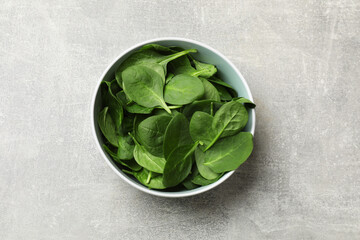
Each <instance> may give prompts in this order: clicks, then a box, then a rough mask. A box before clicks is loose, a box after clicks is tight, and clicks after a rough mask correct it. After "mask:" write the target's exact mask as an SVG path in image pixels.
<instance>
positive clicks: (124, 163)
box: [103, 144, 142, 171]
mask: <svg viewBox="0 0 360 240" xmlns="http://www.w3.org/2000/svg"><path fill="white" fill-rule="evenodd" d="M103 149H104V150H105V151H106V152H107V153H108V154H109V155H110V156H111V158H112V159H113V160H114V161H115V162H117V163H119V164H121V165H122V166H125V167H127V168H129V169H131V170H134V171H139V170H140V169H141V168H142V167H141V166H140V165H139V164H137V162H136V161H135V160H134V159H133V158H132V159H130V160H126V161H122V160H121V159H119V158H118V156H117V154H116V153H114V152H113V151H111V150H110V148H108V147H107V146H106V145H105V144H103Z"/></svg>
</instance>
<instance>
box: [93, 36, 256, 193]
mask: <svg viewBox="0 0 360 240" xmlns="http://www.w3.org/2000/svg"><path fill="white" fill-rule="evenodd" d="M149 43H158V44H161V45H164V46H177V47H181V48H184V49H189V48H195V49H197V50H198V52H197V53H193V54H192V55H193V56H194V58H195V59H196V60H199V61H202V62H205V63H211V64H214V65H215V66H216V67H217V68H218V73H217V74H218V76H219V77H220V78H221V79H222V80H224V81H225V82H227V83H229V84H230V85H231V86H233V87H234V89H235V90H236V91H237V92H238V96H239V97H246V98H248V99H250V100H253V99H252V95H251V92H250V90H249V88H248V86H247V84H246V82H245V80H244V78H243V77H242V75H241V74H240V73H239V72H238V71H237V70H236V68H235V67H234V65H233V64H232V63H231V62H229V61H228V60H227V59H226V58H225V57H224V56H223V55H222V54H220V53H219V52H217V51H216V50H214V49H212V48H210V47H208V46H205V45H204V44H202V43H198V42H195V41H192V40H185V39H157V40H153V41H147V42H144V43H141V44H138V45H136V46H134V47H133V48H131V49H129V50H127V51H126V52H125V54H122V55H120V57H119V58H118V59H117V60H116V61H115V62H114V63H113V64H112V65H111V66H110V67H109V68H108V69H107V70H106V71H105V73H104V75H103V77H102V78H101V81H103V80H112V79H114V74H115V71H116V69H117V68H118V67H119V65H120V64H121V63H122V62H123V61H124V60H125V59H126V58H128V57H129V55H131V54H132V53H133V52H134V51H136V50H138V49H139V48H140V47H141V46H143V45H145V44H149ZM99 86H100V82H99V83H98V85H97V88H96V93H95V96H94V102H93V107H94V108H93V109H92V111H93V127H94V130H95V135H96V139H97V141H98V145H99V147H100V149H101V153H102V155H103V156H104V157H105V158H106V159H107V160H108V161H107V162H108V163H109V164H110V167H112V168H113V169H114V171H115V172H116V173H117V174H118V175H119V176H120V177H121V178H123V179H124V180H125V181H127V182H128V183H130V184H131V185H133V186H134V187H136V188H138V189H140V190H142V191H145V192H147V193H150V194H153V195H157V196H163V197H184V196H191V195H195V194H198V193H201V192H205V191H207V190H209V189H211V188H214V187H216V186H217V185H219V184H220V183H222V182H223V181H225V180H226V179H227V178H228V177H230V175H231V174H232V173H233V171H232V172H228V173H226V174H224V176H223V177H222V178H221V179H219V180H218V181H217V182H215V183H213V184H210V185H207V186H202V187H199V188H196V189H193V190H181V191H172V192H170V191H164V190H150V189H148V188H147V187H145V186H143V185H141V184H140V183H139V182H138V181H137V180H136V179H135V178H133V177H130V176H128V175H126V174H124V173H123V172H122V171H121V169H120V168H119V167H118V166H117V165H116V164H115V163H114V162H113V161H112V159H111V158H110V156H109V155H108V154H107V153H106V152H104V151H103V150H102V148H101V145H102V144H103V143H104V140H103V137H102V134H101V131H100V129H99V127H98V124H97V119H98V114H99V112H100V111H101V109H100V108H101V106H102V104H101V91H100V88H99ZM254 130H255V111H254V109H250V110H249V121H248V123H247V125H246V127H245V129H244V131H247V132H251V133H252V134H254Z"/></svg>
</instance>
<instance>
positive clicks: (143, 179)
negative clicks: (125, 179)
mask: <svg viewBox="0 0 360 240" xmlns="http://www.w3.org/2000/svg"><path fill="white" fill-rule="evenodd" d="M124 172H126V173H128V174H131V175H133V176H134V177H135V178H136V179H137V180H138V181H139V182H140V183H141V184H143V185H145V186H146V187H148V188H150V189H165V188H166V187H165V186H164V184H163V175H161V174H154V173H152V177H151V179H150V181H148V177H149V174H150V173H149V170H147V169H145V168H143V169H142V170H141V171H138V172H129V171H124Z"/></svg>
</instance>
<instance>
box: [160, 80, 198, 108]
mask: <svg viewBox="0 0 360 240" xmlns="http://www.w3.org/2000/svg"><path fill="white" fill-rule="evenodd" d="M203 95H204V85H203V84H202V82H201V81H200V80H199V79H198V78H196V77H192V76H190V75H187V74H180V75H176V76H175V77H173V79H172V80H171V81H170V82H169V83H168V84H167V85H166V86H165V92H164V98H165V102H167V103H170V104H174V105H185V104H189V103H191V102H193V101H194V100H196V99H199V98H201V97H202V96H203Z"/></svg>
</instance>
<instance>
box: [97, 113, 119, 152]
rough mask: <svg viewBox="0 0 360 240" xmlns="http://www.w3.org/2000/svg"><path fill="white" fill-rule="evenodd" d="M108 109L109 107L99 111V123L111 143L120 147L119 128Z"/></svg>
mask: <svg viewBox="0 0 360 240" xmlns="http://www.w3.org/2000/svg"><path fill="white" fill-rule="evenodd" d="M108 110H109V108H108V107H105V108H104V109H103V110H102V111H101V112H100V113H99V119H98V124H99V127H100V130H101V132H102V134H103V135H104V137H105V138H106V139H107V140H108V141H109V143H110V144H111V145H113V146H115V147H118V146H119V142H118V134H117V130H116V127H115V124H114V121H113V120H112V118H111V116H110V114H109V112H108Z"/></svg>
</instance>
